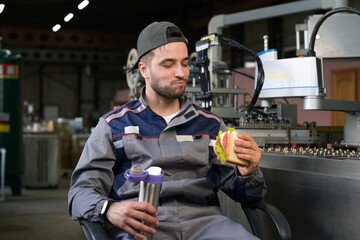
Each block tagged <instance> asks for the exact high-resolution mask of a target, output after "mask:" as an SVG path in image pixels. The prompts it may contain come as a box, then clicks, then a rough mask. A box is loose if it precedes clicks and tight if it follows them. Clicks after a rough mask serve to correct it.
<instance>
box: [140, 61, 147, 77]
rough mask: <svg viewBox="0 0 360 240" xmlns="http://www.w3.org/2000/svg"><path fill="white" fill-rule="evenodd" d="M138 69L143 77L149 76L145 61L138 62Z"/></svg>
mask: <svg viewBox="0 0 360 240" xmlns="http://www.w3.org/2000/svg"><path fill="white" fill-rule="evenodd" d="M139 70H140V73H141V76H143V78H145V79H148V78H149V67H148V66H147V65H146V64H145V63H143V62H139Z"/></svg>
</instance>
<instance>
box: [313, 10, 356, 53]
mask: <svg viewBox="0 0 360 240" xmlns="http://www.w3.org/2000/svg"><path fill="white" fill-rule="evenodd" d="M339 12H349V13H355V14H358V15H360V10H359V9H356V8H349V7H342V8H335V9H333V10H331V11H329V12H327V13H325V14H324V15H323V16H321V18H320V19H319V20H318V21H317V23H316V24H315V26H314V29H313V31H312V33H311V37H310V42H309V49H308V52H307V56H308V57H315V56H316V53H315V51H314V48H315V39H316V35H317V33H318V31H319V28H320V26H321V24H322V23H323V22H324V21H325V20H326V19H327V18H328V17H330V16H331V15H333V14H335V13H339Z"/></svg>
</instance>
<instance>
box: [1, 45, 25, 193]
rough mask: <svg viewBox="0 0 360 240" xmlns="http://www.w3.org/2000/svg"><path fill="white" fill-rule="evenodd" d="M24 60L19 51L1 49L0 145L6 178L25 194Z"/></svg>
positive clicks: (14, 188) (15, 190)
mask: <svg viewBox="0 0 360 240" xmlns="http://www.w3.org/2000/svg"><path fill="white" fill-rule="evenodd" d="M22 68H23V61H22V58H21V56H20V55H19V54H14V53H12V52H11V51H9V50H5V49H0V148H5V149H6V161H5V179H6V180H7V182H8V183H9V184H10V186H11V190H12V194H13V195H21V187H22V183H21V176H22V174H23V167H22V153H23V151H22V100H21V96H22V95H21V79H22Z"/></svg>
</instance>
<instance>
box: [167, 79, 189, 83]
mask: <svg viewBox="0 0 360 240" xmlns="http://www.w3.org/2000/svg"><path fill="white" fill-rule="evenodd" d="M187 81H188V79H187V78H178V79H175V80H173V81H171V83H177V82H185V83H187Z"/></svg>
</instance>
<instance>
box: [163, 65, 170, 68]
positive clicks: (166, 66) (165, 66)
mask: <svg viewBox="0 0 360 240" xmlns="http://www.w3.org/2000/svg"><path fill="white" fill-rule="evenodd" d="M162 66H163V67H164V68H171V66H172V64H163V65H162Z"/></svg>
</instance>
